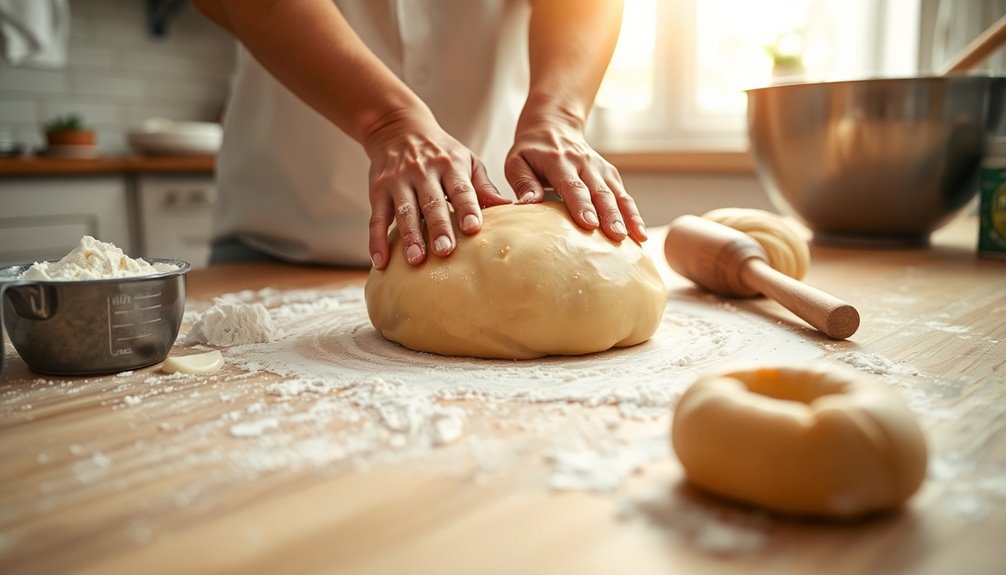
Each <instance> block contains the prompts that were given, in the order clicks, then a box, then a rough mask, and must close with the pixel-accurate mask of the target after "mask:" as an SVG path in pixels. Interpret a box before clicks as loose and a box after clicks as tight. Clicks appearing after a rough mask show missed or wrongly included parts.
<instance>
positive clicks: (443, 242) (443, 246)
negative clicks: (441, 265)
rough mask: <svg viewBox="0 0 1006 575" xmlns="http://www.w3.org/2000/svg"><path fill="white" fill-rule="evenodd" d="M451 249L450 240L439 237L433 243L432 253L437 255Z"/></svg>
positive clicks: (445, 237)
mask: <svg viewBox="0 0 1006 575" xmlns="http://www.w3.org/2000/svg"><path fill="white" fill-rule="evenodd" d="M450 249H451V238H449V237H447V236H440V237H438V238H437V239H436V241H434V242H433V251H435V252H437V253H438V254H443V253H447V252H448V251H450Z"/></svg>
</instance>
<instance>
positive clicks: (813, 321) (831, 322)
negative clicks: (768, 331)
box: [740, 258, 859, 339]
mask: <svg viewBox="0 0 1006 575" xmlns="http://www.w3.org/2000/svg"><path fill="white" fill-rule="evenodd" d="M740 277H741V279H742V281H744V283H745V284H747V285H748V286H749V287H751V288H753V289H757V290H758V291H759V292H761V293H763V294H765V295H766V296H768V297H770V298H772V299H774V300H775V301H777V302H779V303H780V304H782V306H783V307H785V308H786V309H788V310H790V311H791V312H793V313H795V314H796V315H798V316H799V317H801V318H803V319H804V320H805V321H806V322H807V323H809V324H810V325H812V326H814V327H815V328H817V329H818V330H820V331H821V332H823V333H824V334H825V335H827V336H828V337H831V338H833V339H846V338H848V337H851V336H852V334H854V333H856V330H857V329H859V311H857V310H856V308H855V307H853V306H851V305H849V304H848V303H846V302H844V301H842V300H840V299H838V298H837V297H835V296H833V295H831V294H828V293H825V292H823V291H821V290H819V289H817V288H815V287H812V286H810V285H807V284H805V283H803V282H801V281H799V280H796V279H793V278H791V277H789V276H788V275H786V274H784V273H782V272H780V271H777V270H775V269H773V268H772V267H771V266H770V265H768V263H767V262H765V261H764V260H760V259H756V258H752V259H748V260H745V261H744V263H743V265H742V266H741V269H740Z"/></svg>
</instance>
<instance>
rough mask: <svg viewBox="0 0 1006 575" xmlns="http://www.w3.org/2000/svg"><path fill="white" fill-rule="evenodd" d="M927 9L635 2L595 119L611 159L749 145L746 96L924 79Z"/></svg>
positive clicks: (769, 0)
mask: <svg viewBox="0 0 1006 575" xmlns="http://www.w3.org/2000/svg"><path fill="white" fill-rule="evenodd" d="M919 4H920V0H757V1H752V0H626V1H625V14H624V17H623V21H622V33H621V36H620V38H619V43H618V46H617V47H616V49H615V54H614V55H613V57H612V62H611V65H610V66H609V69H608V73H607V75H606V76H605V80H604V83H603V84H602V87H601V91H600V93H599V94H598V98H597V102H596V107H595V110H594V113H593V114H592V116H591V123H590V134H591V138H592V141H593V142H594V143H595V145H597V146H598V147H599V148H602V149H605V150H609V151H637V150H666V149H691V150H696V149H721V150H741V149H745V148H746V147H747V136H746V133H745V112H746V106H747V102H746V97H745V95H744V90H746V89H749V88H757V87H761V86H767V85H770V84H772V83H774V82H786V81H822V80H837V79H851V78H865V77H876V76H894V75H902V76H906V75H913V74H915V73H917V68H918V66H917V62H918V44H919V42H918V29H919V10H920V8H919Z"/></svg>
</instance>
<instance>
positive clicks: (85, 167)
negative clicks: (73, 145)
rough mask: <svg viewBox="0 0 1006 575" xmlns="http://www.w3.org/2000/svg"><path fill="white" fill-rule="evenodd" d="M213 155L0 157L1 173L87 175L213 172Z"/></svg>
mask: <svg viewBox="0 0 1006 575" xmlns="http://www.w3.org/2000/svg"><path fill="white" fill-rule="evenodd" d="M215 163H216V157H215V156H102V157H98V158H46V157H34V156H32V157H24V158H0V177H6V176H86V175H95V174H117V173H147V172H149V173H207V174H212V173H213V169H214V166H215Z"/></svg>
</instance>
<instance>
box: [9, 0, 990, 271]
mask: <svg viewBox="0 0 1006 575" xmlns="http://www.w3.org/2000/svg"><path fill="white" fill-rule="evenodd" d="M1004 13H1006V0H759V1H757V2H752V1H750V0H626V12H625V18H624V22H623V34H622V40H621V41H620V43H619V46H618V49H617V51H616V54H615V57H614V59H613V62H612V65H611V67H610V69H609V73H608V76H607V78H606V81H605V85H604V86H603V87H602V91H601V94H599V96H598V100H597V106H596V109H595V112H594V114H593V116H592V118H591V124H590V137H591V140H592V142H593V144H594V145H595V147H597V148H598V149H600V150H603V151H604V152H605V153H606V155H607V156H608V157H609V159H610V160H611V161H612V162H613V163H615V164H616V165H617V166H618V167H619V168H620V169H621V171H622V175H623V178H624V179H625V181H626V185H627V187H628V189H629V190H630V192H631V193H632V194H633V195H634V196H635V198H636V199H637V201H638V203H639V205H640V207H641V209H642V210H643V213H644V216H645V217H646V218H647V220H648V223H650V224H651V225H658V224H662V223H666V222H668V221H669V220H670V219H672V218H673V217H675V216H677V215H680V214H682V213H701V212H703V211H706V210H708V209H711V208H714V207H721V206H728V205H730V206H744V207H761V208H766V209H771V205H770V203H769V201H768V198H767V196H766V194H765V193H764V191H763V190H762V188H761V186H760V184H759V183H758V181H757V179H756V177H755V173H754V169H753V165H752V162H751V158H750V157H749V156H748V155H747V153H746V151H745V150H746V149H747V136H746V131H745V130H746V123H745V115H744V114H745V106H746V101H745V96H744V92H743V90H744V89H745V88H753V87H759V86H765V85H768V84H771V83H773V82H794V81H802V80H814V81H816V80H832V79H854V78H865V77H884V76H888V77H890V76H913V75H918V74H927V73H931V72H932V71H933V70H935V69H937V68H939V66H941V65H942V64H943V63H945V62H946V61H947V60H949V58H950V57H952V56H953V55H954V54H955V53H956V52H957V51H959V50H960V49H961V48H963V47H964V46H965V45H966V44H967V43H968V42H969V41H970V40H971V39H972V38H974V37H975V36H977V35H978V34H979V33H980V32H981V31H982V30H984V29H985V28H986V27H987V26H988V25H990V24H991V23H992V22H994V21H995V20H996V19H997V18H998V17H1000V16H1002V15H1003V14H1004ZM0 33H2V36H3V38H2V39H3V49H4V50H3V56H4V58H3V59H2V62H0V153H2V154H3V155H5V156H7V158H4V159H2V160H0V264H4V263H15V262H27V261H33V260H38V259H47V258H57V257H60V256H62V255H64V254H65V253H66V252H67V251H69V249H70V248H71V247H72V246H74V245H75V244H76V243H77V241H78V240H79V239H80V236H81V235H83V234H85V233H87V234H90V235H94V236H95V237H98V238H99V239H102V240H105V241H112V242H115V243H116V244H117V245H120V247H123V248H124V249H126V250H127V252H128V253H130V254H132V255H146V256H156V257H175V258H181V259H186V260H189V261H191V262H192V263H193V264H195V265H197V266H199V265H204V264H205V261H206V257H207V255H208V246H209V238H210V214H211V210H212V204H213V200H214V195H215V194H214V186H213V157H212V150H213V147H214V145H215V142H218V140H219V133H218V132H217V133H214V131H213V130H214V129H217V130H218V126H216V124H215V123H216V122H218V121H219V119H220V118H221V114H222V113H224V104H225V102H226V98H227V90H228V82H229V76H230V73H231V71H232V68H233V64H234V57H235V50H234V40H233V39H232V38H230V37H229V36H228V35H227V34H226V33H224V32H223V31H221V30H220V29H218V28H217V27H216V26H214V25H213V24H211V23H210V22H209V21H208V20H206V19H205V18H203V17H202V16H201V15H200V14H199V13H198V12H197V11H196V9H195V8H194V7H193V6H192V5H191V4H190V3H188V2H186V1H178V0H147V1H142V0H72V1H69V0H0ZM32 34H35V35H36V36H40V38H36V39H35V40H39V39H40V43H41V46H39V45H34V44H33V42H35V40H33V39H32ZM37 43H38V42H36V44H37ZM33 51H34V55H33ZM977 72H979V73H989V72H992V73H997V74H1003V73H1006V54H998V55H997V56H995V57H993V58H992V59H990V60H989V61H988V62H987V63H986V64H985V65H983V66H982V67H981V68H980V69H979V70H977ZM67 114H76V115H79V117H80V118H81V119H82V120H83V122H84V124H85V125H86V127H88V128H92V129H93V131H94V134H95V139H96V143H95V147H94V149H93V153H90V152H88V153H84V154H79V153H78V152H79V149H77V148H67V149H56V148H54V147H47V144H46V143H45V139H44V135H43V133H44V129H45V127H46V125H47V124H48V123H50V122H51V121H52V120H54V119H55V118H57V117H60V116H65V115H67ZM131 135H132V139H131ZM187 146H188V147H187ZM68 150H69V151H68ZM57 152H59V153H57ZM71 152H72V153H71ZM66 155H83V156H88V157H83V158H80V157H76V158H72V159H70V158H67V157H65V156H66Z"/></svg>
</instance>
